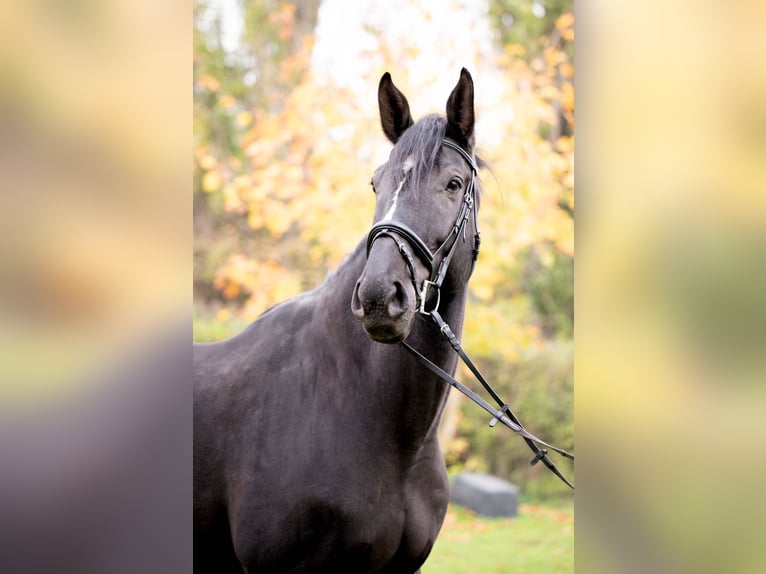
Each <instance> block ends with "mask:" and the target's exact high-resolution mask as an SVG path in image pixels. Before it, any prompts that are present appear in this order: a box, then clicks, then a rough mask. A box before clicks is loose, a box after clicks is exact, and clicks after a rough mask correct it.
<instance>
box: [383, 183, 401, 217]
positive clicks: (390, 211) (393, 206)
mask: <svg viewBox="0 0 766 574" xmlns="http://www.w3.org/2000/svg"><path fill="white" fill-rule="evenodd" d="M403 185H404V178H402V181H401V183H400V184H399V187H397V188H396V189H395V190H394V200H393V201H392V202H391V207H389V208H388V211H387V212H386V214H385V215H384V216H383V221H388V220H390V219H393V218H394V211H396V205H397V204H398V203H399V192H400V191H401V190H402V186H403Z"/></svg>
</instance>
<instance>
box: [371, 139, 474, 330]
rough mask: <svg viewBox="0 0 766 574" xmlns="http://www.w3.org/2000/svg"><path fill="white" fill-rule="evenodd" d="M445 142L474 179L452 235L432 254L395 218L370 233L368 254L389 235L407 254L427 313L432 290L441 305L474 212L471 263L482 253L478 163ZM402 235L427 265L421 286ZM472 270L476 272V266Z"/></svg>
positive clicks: (417, 293)
mask: <svg viewBox="0 0 766 574" xmlns="http://www.w3.org/2000/svg"><path fill="white" fill-rule="evenodd" d="M442 145H444V146H446V147H448V148H450V149H453V150H455V151H456V152H458V153H459V154H460V155H461V156H462V157H463V159H464V160H465V161H466V162H468V165H469V166H470V167H471V179H470V180H469V181H468V186H467V187H466V190H465V193H463V203H462V204H461V206H460V212H459V213H458V215H457V219H455V224H454V225H453V226H452V229H451V230H450V233H449V235H447V238H446V239H445V240H444V241H443V242H442V244H441V245H440V246H439V247H438V248H437V249H436V251H434V252H433V253H432V252H431V250H430V249H429V248H428V245H426V243H425V241H423V240H422V239H421V238H420V236H419V235H418V234H417V233H415V232H414V231H413V230H412V229H410V228H409V227H407V226H406V225H405V224H404V223H401V222H399V221H395V220H392V219H387V220H383V221H379V222H378V223H376V224H374V225H373V226H372V228H371V229H370V231H369V233H368V234H367V256H368V257H369V255H370V249H372V244H373V243H375V240H377V239H380V238H381V237H388V238H390V239H393V241H394V242H395V243H396V245H397V247H398V248H399V252H400V253H401V254H402V257H404V260H405V262H406V263H407V268H408V269H409V272H410V277H411V278H412V283H413V285H414V286H415V296H416V297H417V300H418V301H417V310H418V312H419V313H422V314H424V315H429V314H430V311H429V310H427V309H426V302H427V301H428V300H429V299H430V298H431V295H432V294H431V293H430V292H431V291H433V292H434V294H435V296H436V303H435V304H434V305H433V308H434V309H437V308H438V307H439V301H440V292H441V286H442V283H443V282H444V278H445V276H446V275H447V269H448V268H449V264H450V262H451V261H452V256H453V255H454V254H455V249H456V248H457V245H458V239H459V238H460V236H461V235H462V236H463V239H464V240H465V228H466V224H467V223H468V217H469V216H470V215H471V213H472V212H473V216H474V229H475V230H476V234H475V235H474V247H473V261H472V264H471V265H473V263H475V262H476V259H477V258H478V256H479V245H480V244H481V236H480V234H479V228H478V221H477V219H476V210H475V209H474V205H475V204H476V175H477V173H478V167H477V166H476V162H475V161H474V160H473V158H472V157H471V156H470V155H468V153H467V152H466V151H465V150H463V148H461V147H460V146H458V145H457V144H455V143H453V142H451V141H450V140H445V139H443V140H442ZM399 237H401V238H403V239H405V240H406V241H407V243H408V244H409V245H410V247H411V248H412V250H413V251H414V252H415V253H416V254H417V255H418V257H419V258H420V260H421V261H422V262H423V263H424V264H425V266H426V267H427V268H428V275H429V276H428V279H426V280H425V281H423V284H422V285H421V286H418V284H417V279H416V276H415V265H414V262H413V261H412V257H410V253H409V251H408V250H407V249H406V248H405V246H404V244H403V243H402V242H401V241H400V240H399ZM442 252H446V255H444V257H443V258H442V260H441V262H440V263H439V266H438V267H434V264H435V262H436V259H437V258H438V257H439V254H441V253H442ZM471 271H473V268H472V269H471Z"/></svg>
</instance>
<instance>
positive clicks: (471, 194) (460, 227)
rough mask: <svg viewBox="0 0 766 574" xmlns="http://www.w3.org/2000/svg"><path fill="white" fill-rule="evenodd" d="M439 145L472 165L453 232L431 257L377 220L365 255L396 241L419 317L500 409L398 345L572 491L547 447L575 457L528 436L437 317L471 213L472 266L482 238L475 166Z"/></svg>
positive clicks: (395, 225)
mask: <svg viewBox="0 0 766 574" xmlns="http://www.w3.org/2000/svg"><path fill="white" fill-rule="evenodd" d="M441 143H442V145H444V146H446V147H448V148H450V149H452V150H454V151H456V152H458V153H459V154H460V156H461V157H462V158H463V159H464V160H465V161H466V162H467V163H468V165H469V166H470V167H471V170H472V173H471V180H470V181H469V182H468V187H467V188H466V191H465V193H464V194H463V204H462V205H461V207H460V212H459V213H458V216H457V219H456V220H455V224H454V225H453V227H452V230H451V231H450V233H449V235H448V236H447V239H445V240H444V242H442V244H441V245H440V246H439V247H438V249H437V250H436V251H435V252H433V253H432V252H431V250H430V249H429V248H428V246H427V245H426V243H425V242H424V241H423V240H422V239H421V238H420V237H419V236H418V234H417V233H415V232H414V231H413V230H412V229H410V228H409V227H407V226H406V225H404V224H403V223H399V222H397V221H393V220H386V221H380V222H378V223H376V224H375V225H373V226H372V228H371V229H370V231H369V233H368V235H367V254H368V255H369V253H370V249H371V248H372V245H373V243H374V242H375V240H376V239H378V238H380V237H384V236H385V237H389V238H390V239H393V241H394V242H395V243H396V245H397V247H398V249H399V253H400V254H401V255H402V257H403V258H404V260H405V263H406V264H407V268H408V270H409V272H410V277H411V278H412V283H413V285H414V287H415V294H416V297H417V300H418V302H417V303H418V312H419V313H420V314H422V315H425V316H427V317H430V318H431V320H432V321H433V322H434V324H435V325H436V327H437V328H438V329H439V332H440V333H441V334H442V336H443V337H444V338H445V339H447V341H448V342H449V344H450V345H451V346H452V348H453V349H454V351H455V352H456V353H457V355H458V356H459V357H460V360H462V361H463V363H464V364H465V365H466V366H467V367H468V369H469V370H470V371H471V372H472V373H473V375H474V376H475V377H476V378H477V379H478V381H479V382H480V383H481V385H482V386H483V387H484V389H485V390H486V391H487V392H488V393H489V395H490V396H491V397H492V399H493V400H494V401H495V403H497V406H498V407H499V409H495V408H493V407H492V406H491V405H490V404H489V403H488V402H487V401H485V400H484V399H483V398H481V397H480V396H479V395H477V394H476V393H474V392H473V391H472V390H470V389H469V388H467V387H466V386H465V385H463V384H461V383H460V382H459V381H458V380H457V379H455V378H454V377H453V376H452V375H450V374H449V373H447V372H446V371H445V370H444V369H442V368H441V367H439V366H438V365H437V364H435V363H434V362H432V361H431V360H430V359H428V358H427V357H425V356H424V355H423V354H421V353H420V352H419V351H417V350H416V349H414V348H413V347H412V346H410V345H409V344H408V343H407V342H406V341H401V342H400V343H399V344H400V345H401V346H402V347H403V348H404V349H405V350H406V351H407V352H409V353H410V354H411V355H412V356H414V357H415V358H416V359H418V360H419V361H420V362H421V363H423V365H425V366H426V367H427V368H428V369H429V370H430V371H431V372H433V373H434V374H435V375H436V376H438V377H439V378H440V379H442V380H443V381H444V382H446V383H448V384H449V385H450V386H452V387H454V388H455V389H457V390H458V391H460V392H461V393H463V394H464V395H465V396H467V397H468V398H469V399H471V400H472V401H473V402H474V403H476V404H477V405H479V406H480V407H481V408H482V409H484V410H485V411H487V412H488V413H489V414H491V415H492V420H490V422H489V426H490V427H494V426H495V425H496V424H497V423H498V422H501V423H502V424H503V425H505V426H506V427H508V428H509V429H511V430H512V431H513V432H515V433H516V434H517V435H519V436H521V437H522V438H523V439H524V442H526V444H527V446H528V447H529V448H530V450H531V451H532V452H533V453H534V455H535V456H534V457H533V458H532V460H531V461H530V465H532V466H534V465H535V464H537V463H538V462H540V461H542V462H543V464H544V465H545V466H546V467H548V469H549V470H550V471H551V472H553V473H554V474H555V475H556V476H557V477H559V478H560V479H561V480H562V481H563V482H564V483H565V484H566V485H567V486H569V487H570V488H571V489H573V490H574V485H573V484H572V483H571V482H569V480H567V479H566V478H565V477H564V475H562V474H561V472H560V471H559V469H558V468H557V467H556V465H555V464H554V462H553V461H552V460H551V459H550V458H549V457H548V449H550V450H552V451H554V452H557V453H559V454H560V455H562V456H563V457H565V458H568V459H570V460H574V455H573V454H571V453H569V452H567V451H565V450H563V449H560V448H558V447H555V446H552V445H550V444H548V443H546V442H545V441H543V440H541V439H539V438H538V437H536V436H535V435H533V434H532V433H530V432H529V431H528V430H527V429H526V428H525V427H524V425H522V424H521V421H520V420H519V419H518V417H517V416H516V415H515V414H514V413H513V411H511V408H510V407H509V406H508V404H507V403H506V402H505V401H503V400H502V399H501V398H500V396H499V395H498V394H497V392H495V390H494V389H493V388H492V386H491V385H490V384H489V382H487V380H486V379H485V378H484V376H483V375H482V374H481V372H480V371H479V369H478V368H477V367H476V365H475V364H474V363H473V361H471V359H470V357H469V356H468V354H467V353H466V352H465V351H464V350H463V347H462V346H461V345H460V341H458V339H457V337H456V336H455V334H454V333H453V332H452V329H450V327H449V325H448V324H447V323H446V322H445V321H444V319H442V317H441V315H440V314H439V311H438V308H439V303H440V290H441V286H442V283H443V282H444V278H445V276H446V274H447V269H448V267H449V265H450V262H451V261H452V256H453V255H454V254H455V249H456V247H457V244H458V238H459V237H460V235H463V239H464V240H465V229H466V224H467V222H468V217H469V216H470V214H471V212H472V211H473V217H474V229H476V234H475V236H474V249H473V260H472V263H471V265H472V266H473V265H474V264H475V262H476V259H477V257H478V255H479V245H480V243H481V238H480V235H479V231H478V221H477V215H476V213H477V210H476V209H473V207H474V204H475V202H476V181H475V180H476V175H477V173H478V168H477V165H476V162H475V161H474V159H473V157H471V156H470V155H469V154H468V153H467V152H466V151H465V150H463V148H461V147H460V146H458V145H457V144H455V143H453V142H452V141H449V140H446V139H443V140H442V142H441ZM397 236H398V237H397ZM399 237H401V238H403V239H404V240H405V241H406V242H407V243H408V244H409V245H410V247H411V248H412V249H413V251H415V253H416V254H417V255H418V256H419V258H420V259H421V260H422V261H423V263H424V264H425V265H426V267H427V268H428V271H429V278H428V279H426V280H425V281H423V285H422V286H421V287H418V284H417V279H416V275H415V265H414V262H413V261H412V257H411V256H410V253H409V251H408V250H407V249H406V247H405V244H404V243H403V242H402V241H400V240H399ZM450 240H451V241H452V244H451V245H450V246H449V248H448V247H447V245H448V243H449V242H450ZM442 250H447V253H446V255H444V257H443V258H442V260H441V262H440V263H439V266H438V267H437V268H434V263H435V261H436V258H437V256H438V255H439V253H440V252H441V251H442ZM471 271H473V269H471ZM429 291H433V292H434V296H435V297H436V301H435V303H434V304H433V306H432V308H431V309H427V308H426V304H427V303H426V302H427V301H428V300H429V298H430V297H429ZM543 447H544V448H543Z"/></svg>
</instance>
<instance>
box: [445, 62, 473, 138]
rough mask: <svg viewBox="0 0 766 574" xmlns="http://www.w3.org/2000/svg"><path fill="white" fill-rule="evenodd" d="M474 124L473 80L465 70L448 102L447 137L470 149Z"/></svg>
mask: <svg viewBox="0 0 766 574" xmlns="http://www.w3.org/2000/svg"><path fill="white" fill-rule="evenodd" d="M473 124H474V115H473V79H472V78H471V74H470V73H468V70H466V69H465V68H463V69H462V70H460V79H459V80H458V82H457V85H456V86H455V89H453V90H452V93H451V94H450V96H449V99H448V100H447V136H448V137H450V138H452V139H454V140H455V141H456V142H457V143H458V144H460V145H462V146H464V147H466V148H469V149H470V148H472V147H473V143H474V137H473Z"/></svg>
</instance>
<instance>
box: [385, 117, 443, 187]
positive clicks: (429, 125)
mask: <svg viewBox="0 0 766 574" xmlns="http://www.w3.org/2000/svg"><path fill="white" fill-rule="evenodd" d="M446 131H447V120H446V119H445V118H443V117H441V116H439V115H436V114H433V115H429V116H425V117H424V118H422V119H420V120H419V121H418V122H417V123H416V124H414V125H413V126H411V127H410V128H408V129H407V130H406V131H405V132H404V133H403V134H402V136H401V137H400V138H399V141H397V142H396V146H395V147H394V149H393V150H392V152H391V157H390V159H389V167H390V169H392V170H394V173H404V171H405V168H408V167H409V166H411V167H412V169H407V170H406V171H408V172H409V173H410V174H411V175H410V178H411V179H410V182H411V185H412V186H413V187H415V188H418V187H419V184H420V182H421V181H422V180H423V179H424V178H426V177H428V174H429V173H430V172H431V170H432V169H433V168H434V164H435V162H436V156H437V155H438V154H439V149H440V148H441V141H442V139H443V138H444V135H445V133H446Z"/></svg>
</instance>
